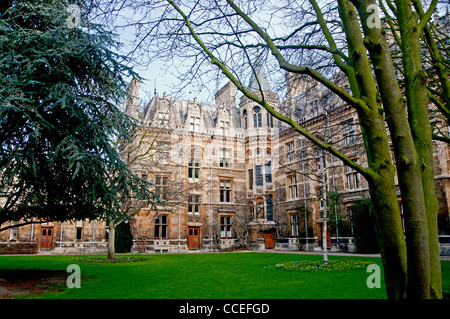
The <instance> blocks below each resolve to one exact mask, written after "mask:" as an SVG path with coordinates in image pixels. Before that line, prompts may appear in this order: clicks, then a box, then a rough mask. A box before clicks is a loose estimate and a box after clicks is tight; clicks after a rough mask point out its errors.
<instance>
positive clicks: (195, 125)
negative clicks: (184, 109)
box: [189, 116, 200, 132]
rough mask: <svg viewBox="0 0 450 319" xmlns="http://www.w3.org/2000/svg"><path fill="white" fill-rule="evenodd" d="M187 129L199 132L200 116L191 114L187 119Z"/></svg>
mask: <svg viewBox="0 0 450 319" xmlns="http://www.w3.org/2000/svg"><path fill="white" fill-rule="evenodd" d="M189 130H190V131H191V132H200V118H199V117H194V116H191V118H190V121H189Z"/></svg>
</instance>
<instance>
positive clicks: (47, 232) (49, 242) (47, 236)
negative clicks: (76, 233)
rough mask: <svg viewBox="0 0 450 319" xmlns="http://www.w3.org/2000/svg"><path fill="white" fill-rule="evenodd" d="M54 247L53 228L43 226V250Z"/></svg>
mask: <svg viewBox="0 0 450 319" xmlns="http://www.w3.org/2000/svg"><path fill="white" fill-rule="evenodd" d="M52 248H53V228H52V227H42V228H41V250H52Z"/></svg>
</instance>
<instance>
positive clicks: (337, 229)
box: [326, 113, 339, 248]
mask: <svg viewBox="0 0 450 319" xmlns="http://www.w3.org/2000/svg"><path fill="white" fill-rule="evenodd" d="M326 116H327V125H328V137H329V139H330V144H332V139H333V138H332V135H331V128H330V120H329V117H328V113H327V114H326ZM331 182H332V185H333V190H335V189H336V187H335V185H336V184H335V180H334V156H333V154H331ZM334 216H335V219H336V240H337V244H338V248H339V225H338V216H337V203H335V205H334Z"/></svg>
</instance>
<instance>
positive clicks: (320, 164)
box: [0, 69, 450, 253]
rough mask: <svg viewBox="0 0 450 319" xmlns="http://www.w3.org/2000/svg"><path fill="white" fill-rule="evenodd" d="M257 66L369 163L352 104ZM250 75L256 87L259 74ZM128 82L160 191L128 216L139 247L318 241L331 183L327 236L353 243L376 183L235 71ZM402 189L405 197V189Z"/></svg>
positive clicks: (317, 129)
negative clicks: (241, 87)
mask: <svg viewBox="0 0 450 319" xmlns="http://www.w3.org/2000/svg"><path fill="white" fill-rule="evenodd" d="M258 72H259V79H260V85H261V87H262V90H263V91H262V93H263V94H264V97H265V99H267V100H268V101H270V103H271V104H272V105H273V106H274V107H275V109H277V110H280V111H281V112H284V113H285V114H288V115H289V116H291V117H292V118H293V119H295V120H296V121H297V122H299V123H301V124H302V125H303V126H304V127H305V128H306V129H308V130H309V131H310V132H313V133H314V134H316V135H317V136H320V138H322V139H324V140H326V141H327V142H328V143H331V144H333V145H335V146H336V147H337V148H338V149H340V150H341V151H342V152H344V153H345V154H346V155H348V156H349V157H350V158H352V159H353V160H357V161H358V162H359V163H361V164H363V165H364V164H365V163H366V158H365V152H364V146H363V142H362V138H361V132H360V131H359V126H358V125H357V116H356V113H355V112H354V110H353V109H352V108H350V107H349V106H347V105H345V104H343V103H342V102H341V101H339V100H337V99H336V98H335V97H333V96H332V95H330V94H329V93H327V91H326V90H324V89H323V88H321V87H319V86H317V85H312V84H311V82H310V81H308V80H306V79H303V78H301V77H296V76H291V75H288V76H287V78H286V79H287V88H288V95H287V97H286V99H285V100H284V101H283V102H280V100H279V97H278V95H277V94H276V93H273V92H271V89H270V84H269V82H268V80H267V77H266V76H265V74H264V69H260V70H258ZM249 87H250V88H252V89H254V91H255V92H256V91H258V89H259V86H258V87H256V86H255V81H254V80H253V79H252V80H251V81H250V85H249ZM130 90H131V93H132V96H133V97H134V98H132V99H131V100H130V101H129V102H128V103H127V106H126V112H127V113H128V114H130V115H131V116H134V117H136V118H138V119H139V120H141V121H142V122H143V123H144V129H143V130H141V131H140V132H139V133H138V134H137V135H136V137H135V139H134V141H133V143H131V144H130V145H125V146H123V148H122V153H123V155H124V158H125V159H126V160H127V161H128V163H129V165H130V167H131V169H132V170H133V171H134V172H135V173H136V174H138V175H139V176H140V177H141V178H143V179H147V180H148V181H150V182H151V183H152V184H153V185H154V189H155V192H156V193H157V195H158V198H159V200H160V201H159V203H158V204H157V205H156V206H155V207H152V208H150V207H142V208H141V209H140V211H139V213H138V214H136V215H135V216H133V218H131V220H130V223H129V224H130V229H131V232H132V234H133V238H134V241H133V242H134V244H133V247H132V251H133V252H147V253H163V252H184V251H190V250H216V249H219V248H222V249H223V248H227V247H231V246H233V245H234V244H235V243H236V242H238V241H239V239H240V238H242V237H243V236H246V235H248V237H249V240H250V243H251V247H252V248H253V249H254V250H262V249H272V248H274V249H293V250H296V249H309V250H313V249H320V247H321V243H322V233H323V232H322V227H323V218H322V217H323V214H324V209H325V207H327V205H326V203H325V199H326V196H324V194H325V193H326V192H330V191H334V194H335V195H336V196H337V199H338V200H337V203H338V204H337V205H336V206H335V208H334V209H333V210H334V211H331V212H327V216H328V218H329V219H328V220H329V221H331V219H334V218H336V219H339V220H342V221H343V222H341V223H338V224H337V225H338V227H336V226H335V225H331V226H330V223H329V225H328V229H329V233H328V236H327V241H328V247H331V249H343V250H348V251H352V250H353V249H354V244H353V242H352V226H353V225H352V223H351V218H350V217H351V213H352V204H353V203H354V202H355V201H356V200H358V199H362V198H367V197H368V196H369V195H368V185H367V182H366V181H365V180H364V178H363V177H362V176H360V175H359V174H358V173H356V172H355V171H353V170H352V169H350V168H349V167H346V166H344V165H343V163H342V162H341V161H340V160H338V159H337V158H335V157H333V156H331V155H330V154H326V153H325V152H322V151H321V150H320V149H317V148H315V147H314V146H313V145H311V143H310V142H309V141H308V140H306V139H305V138H303V137H302V136H300V135H299V134H298V133H296V132H294V131H293V130H292V129H291V128H290V127H288V126H287V125H285V124H284V123H281V122H279V121H278V120H276V119H275V118H273V117H272V116H271V115H270V114H268V113H267V112H266V110H265V109H263V108H261V107H260V106H258V105H257V104H256V103H255V102H253V101H251V100H249V99H247V98H246V97H241V98H240V99H239V101H237V98H236V89H235V87H234V86H233V85H231V84H230V83H228V84H226V85H225V86H224V87H223V88H221V90H219V91H218V92H217V93H216V101H215V104H214V105H208V104H204V103H200V102H198V101H197V100H195V99H194V100H193V101H185V100H176V99H173V98H169V97H167V96H166V95H165V94H164V95H163V96H162V97H160V96H158V95H156V94H155V96H154V97H153V98H152V100H151V101H150V103H148V104H147V105H145V107H143V108H140V107H139V81H138V80H137V79H134V80H133V81H132V83H131V85H130ZM258 94H261V93H258ZM444 128H445V129H448V128H447V127H444ZM435 150H436V152H435V175H436V191H437V196H438V200H439V205H440V211H439V221H440V222H439V228H440V229H439V231H440V234H442V235H448V234H450V229H449V226H448V225H449V224H448V219H449V213H448V205H447V203H448V202H449V196H450V179H449V165H450V164H449V160H450V149H449V146H448V145H446V144H443V143H439V142H436V143H435ZM324 185H326V187H325V188H324ZM398 201H399V205H400V207H401V198H400V196H399V198H398ZM331 224H332V223H331ZM107 234H108V229H107V227H106V226H105V223H104V222H98V221H97V222H89V221H78V222H73V223H68V222H66V223H62V224H61V223H48V224H33V225H28V226H24V227H20V228H12V229H11V230H7V231H4V232H1V233H0V242H3V243H4V245H10V246H11V245H12V246H13V245H15V244H18V243H24V242H36V243H37V249H38V250H39V249H40V250H52V251H54V252H104V251H106V245H107ZM337 236H339V242H340V244H339V245H337V244H336V242H337V238H336V237H337ZM4 245H3V246H4ZM13 250H14V247H13V248H11V251H13Z"/></svg>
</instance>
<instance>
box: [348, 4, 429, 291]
mask: <svg viewBox="0 0 450 319" xmlns="http://www.w3.org/2000/svg"><path fill="white" fill-rule="evenodd" d="M366 10H367V6H364V12H365V11H366ZM339 14H340V16H341V19H342V22H343V26H344V31H345V33H346V36H347V42H348V48H349V56H350V57H351V59H352V61H351V65H352V66H353V68H354V70H355V80H356V83H357V85H358V87H359V89H358V91H354V92H353V93H354V94H356V93H359V94H360V96H358V98H361V99H363V100H364V101H365V102H366V103H367V105H368V109H364V110H359V111H358V117H359V120H360V125H361V129H362V132H363V136H364V142H365V145H366V152H367V160H368V164H369V167H370V168H371V169H372V170H373V172H374V173H373V174H371V176H370V178H369V179H368V182H369V192H370V196H371V199H372V203H373V217H374V220H375V229H376V233H377V238H378V241H379V246H380V250H381V256H382V260H383V266H384V272H385V283H386V292H387V295H388V298H396V299H397V298H399V299H402V298H404V297H405V285H406V278H407V264H406V263H407V258H406V253H407V251H406V243H405V239H404V235H403V229H402V221H401V216H400V210H399V207H398V202H397V191H396V185H395V179H394V176H395V168H394V165H393V164H392V159H391V151H390V146H389V139H388V134H387V130H386V127H385V119H384V115H383V114H384V112H383V105H382V101H381V99H380V98H379V92H378V89H377V86H376V83H375V79H374V77H373V73H372V68H371V65H370V61H369V59H368V56H367V48H366V46H365V43H364V42H363V36H362V34H361V29H360V28H361V27H360V22H359V19H358V15H357V13H356V10H355V7H354V6H353V4H352V3H351V2H350V1H348V0H340V1H339ZM419 177H420V176H419Z"/></svg>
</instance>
